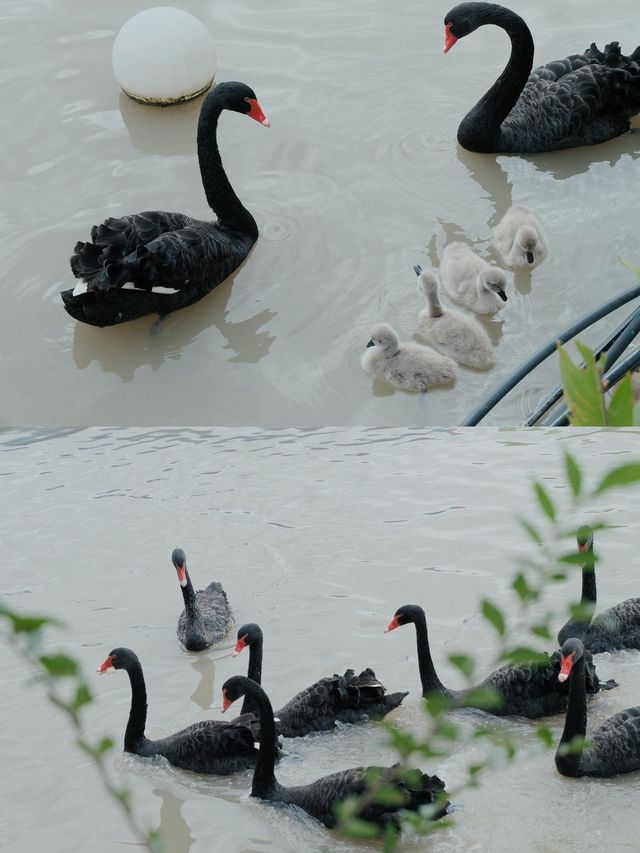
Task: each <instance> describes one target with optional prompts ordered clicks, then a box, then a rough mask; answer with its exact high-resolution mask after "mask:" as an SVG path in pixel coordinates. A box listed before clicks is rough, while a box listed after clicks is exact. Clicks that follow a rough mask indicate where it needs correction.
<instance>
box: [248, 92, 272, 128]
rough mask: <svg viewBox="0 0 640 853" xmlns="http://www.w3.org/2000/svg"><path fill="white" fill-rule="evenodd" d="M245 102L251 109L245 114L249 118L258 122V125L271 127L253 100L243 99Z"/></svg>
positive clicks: (258, 105)
mask: <svg viewBox="0 0 640 853" xmlns="http://www.w3.org/2000/svg"><path fill="white" fill-rule="evenodd" d="M245 101H246V102H247V103H248V104H249V106H250V107H251V109H250V110H249V112H248V113H247V115H248V116H249V118H252V119H255V120H256V121H259V122H260V124H263V125H264V126H265V127H271V122H270V121H269V119H268V118H267V117H266V115H265V114H264V113H263V112H262V107H261V106H260V104H259V103H258V102H257V100H256V99H255V98H245Z"/></svg>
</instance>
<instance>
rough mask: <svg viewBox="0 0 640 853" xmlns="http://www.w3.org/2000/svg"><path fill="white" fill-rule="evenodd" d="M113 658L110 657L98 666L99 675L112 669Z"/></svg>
mask: <svg viewBox="0 0 640 853" xmlns="http://www.w3.org/2000/svg"><path fill="white" fill-rule="evenodd" d="M113 668H114V666H113V658H112V657H111V655H109V657H108V658H107V659H106V661H105V662H104V663H102V664H100V669H98V673H99V674H100V675H104V673H105V672H109V670H111V669H113Z"/></svg>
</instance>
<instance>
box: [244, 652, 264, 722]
mask: <svg viewBox="0 0 640 853" xmlns="http://www.w3.org/2000/svg"><path fill="white" fill-rule="evenodd" d="M247 678H250V679H251V680H252V681H255V683H256V684H262V637H258V638H257V639H255V640H253V641H252V642H251V645H250V646H249V666H248V667H247ZM257 711H258V708H257V706H256V703H255V702H254V700H253V698H252V697H251V696H249V694H248V693H247V694H245V697H244V702H243V703H242V711H241V712H240V713H241V714H248V713H257Z"/></svg>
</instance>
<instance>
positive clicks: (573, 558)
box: [558, 551, 595, 568]
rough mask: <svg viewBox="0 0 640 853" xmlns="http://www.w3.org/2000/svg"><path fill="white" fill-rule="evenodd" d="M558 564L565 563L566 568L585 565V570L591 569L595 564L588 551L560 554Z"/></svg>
mask: <svg viewBox="0 0 640 853" xmlns="http://www.w3.org/2000/svg"><path fill="white" fill-rule="evenodd" d="M558 562H559V563H565V564H566V565H567V566H582V565H585V566H586V567H587V568H593V566H594V564H595V560H594V557H593V555H592V552H590V551H583V552H581V553H576V552H575V551H571V553H569V554H561V555H560V556H559V557H558Z"/></svg>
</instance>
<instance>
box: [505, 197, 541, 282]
mask: <svg viewBox="0 0 640 853" xmlns="http://www.w3.org/2000/svg"><path fill="white" fill-rule="evenodd" d="M493 242H494V244H495V247H496V249H497V250H498V252H499V253H500V255H501V256H502V260H503V262H504V264H505V265H506V266H508V267H510V268H511V269H515V270H522V269H524V270H533V269H535V268H536V267H537V266H539V265H540V264H541V263H542V262H543V261H544V259H545V258H546V257H547V242H546V240H545V238H544V234H543V232H542V225H541V224H540V220H539V219H538V217H537V216H536V215H535V214H534V213H532V212H531V211H530V210H529V208H528V207H521V206H518V207H510V208H509V210H508V211H507V212H506V213H505V215H504V216H503V217H502V219H501V220H500V222H499V223H498V224H497V225H496V227H495V228H494V229H493Z"/></svg>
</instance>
